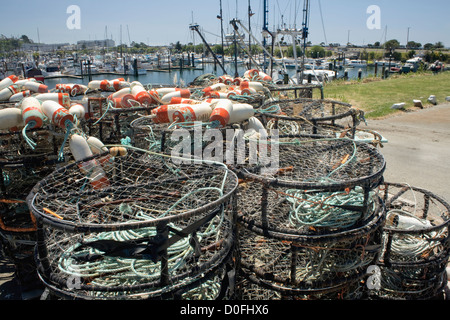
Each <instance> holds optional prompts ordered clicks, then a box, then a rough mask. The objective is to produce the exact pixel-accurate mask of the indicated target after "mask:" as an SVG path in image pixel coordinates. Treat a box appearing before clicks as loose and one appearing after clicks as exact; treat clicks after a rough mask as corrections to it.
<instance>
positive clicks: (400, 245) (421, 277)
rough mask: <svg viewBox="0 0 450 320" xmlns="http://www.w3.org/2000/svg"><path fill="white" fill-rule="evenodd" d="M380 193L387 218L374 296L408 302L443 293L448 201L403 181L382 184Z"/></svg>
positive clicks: (445, 277)
mask: <svg viewBox="0 0 450 320" xmlns="http://www.w3.org/2000/svg"><path fill="white" fill-rule="evenodd" d="M379 190H380V196H381V197H382V198H383V199H384V203H385V205H386V211H387V214H386V224H385V226H384V229H383V247H382V252H381V254H380V259H379V261H378V263H377V265H378V266H379V270H378V273H377V277H378V278H377V279H376V280H378V287H377V290H374V291H373V295H374V296H375V297H380V298H386V299H408V300H410V299H421V300H424V299H434V298H436V297H437V296H439V295H442V293H443V287H445V285H446V284H447V273H446V270H445V268H446V265H447V261H448V257H449V249H450V246H449V244H450V241H449V230H448V229H449V223H450V222H449V221H450V205H449V203H448V202H447V201H445V200H444V199H442V198H441V197H439V196H437V195H435V194H434V193H432V192H430V191H428V190H425V189H422V188H418V187H414V186H410V185H408V184H405V183H391V182H385V183H384V184H382V185H380V187H379Z"/></svg>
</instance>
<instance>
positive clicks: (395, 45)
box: [384, 39, 400, 50]
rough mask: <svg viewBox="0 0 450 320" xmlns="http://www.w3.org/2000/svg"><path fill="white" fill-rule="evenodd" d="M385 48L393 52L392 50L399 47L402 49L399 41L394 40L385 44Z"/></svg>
mask: <svg viewBox="0 0 450 320" xmlns="http://www.w3.org/2000/svg"><path fill="white" fill-rule="evenodd" d="M384 47H385V48H386V50H391V49H392V50H395V49H397V48H398V47H400V42H398V40H395V39H392V40H389V41H386V42H385V43H384Z"/></svg>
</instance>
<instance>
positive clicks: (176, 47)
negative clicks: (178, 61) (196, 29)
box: [175, 41, 183, 52]
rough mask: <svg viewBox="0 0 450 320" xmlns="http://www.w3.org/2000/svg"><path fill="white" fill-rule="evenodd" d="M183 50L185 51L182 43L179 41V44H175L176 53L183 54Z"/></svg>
mask: <svg viewBox="0 0 450 320" xmlns="http://www.w3.org/2000/svg"><path fill="white" fill-rule="evenodd" d="M182 50H183V46H182V45H181V43H180V41H177V43H176V44H175V51H176V52H181V51H182Z"/></svg>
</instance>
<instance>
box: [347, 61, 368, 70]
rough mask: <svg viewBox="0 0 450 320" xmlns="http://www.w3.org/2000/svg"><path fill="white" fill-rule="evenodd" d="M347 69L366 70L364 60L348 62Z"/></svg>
mask: <svg viewBox="0 0 450 320" xmlns="http://www.w3.org/2000/svg"><path fill="white" fill-rule="evenodd" d="M348 67H350V68H367V61H366V60H350V62H349V64H348Z"/></svg>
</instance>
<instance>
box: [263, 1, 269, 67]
mask: <svg viewBox="0 0 450 320" xmlns="http://www.w3.org/2000/svg"><path fill="white" fill-rule="evenodd" d="M268 14H269V4H268V3H267V0H264V14H263V46H264V48H266V44H267V41H266V35H267V33H268V32H269V19H268ZM263 70H264V72H266V54H265V52H264V64H263Z"/></svg>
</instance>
